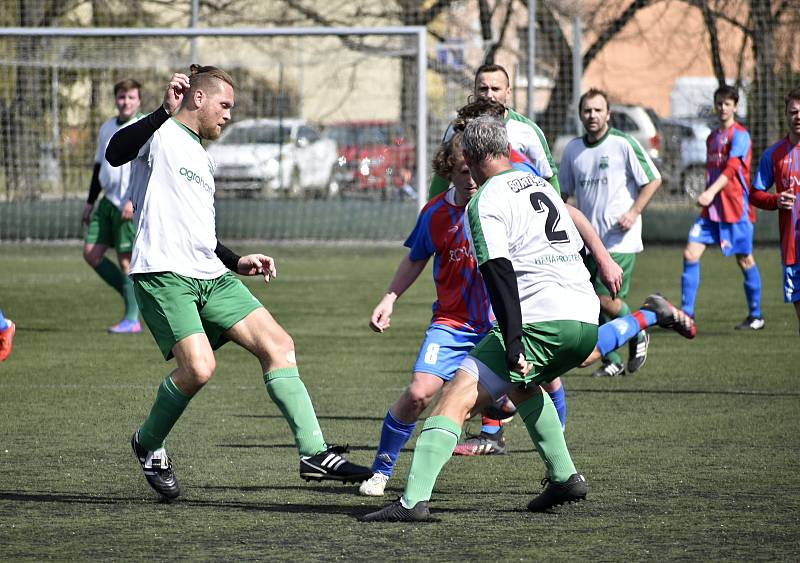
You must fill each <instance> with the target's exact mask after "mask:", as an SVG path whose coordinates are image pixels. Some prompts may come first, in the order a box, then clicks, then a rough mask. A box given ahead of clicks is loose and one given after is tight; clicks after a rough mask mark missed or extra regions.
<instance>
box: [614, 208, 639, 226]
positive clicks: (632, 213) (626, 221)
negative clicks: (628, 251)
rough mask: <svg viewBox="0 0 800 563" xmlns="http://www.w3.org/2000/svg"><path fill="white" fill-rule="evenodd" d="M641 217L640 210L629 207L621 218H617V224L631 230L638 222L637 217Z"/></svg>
mask: <svg viewBox="0 0 800 563" xmlns="http://www.w3.org/2000/svg"><path fill="white" fill-rule="evenodd" d="M638 218H639V212H638V211H636V210H635V209H628V210H627V211H626V212H625V213H623V214H622V215H620V217H619V219H617V224H618V225H619V228H620V229H622V230H623V231H627V230H629V229H630V228H631V227H633V224H634V223H635V222H636V219H638Z"/></svg>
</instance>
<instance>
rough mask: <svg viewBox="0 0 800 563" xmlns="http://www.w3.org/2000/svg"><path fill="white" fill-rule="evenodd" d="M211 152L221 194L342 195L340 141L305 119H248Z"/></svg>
mask: <svg viewBox="0 0 800 563" xmlns="http://www.w3.org/2000/svg"><path fill="white" fill-rule="evenodd" d="M208 152H209V153H211V156H212V157H213V158H214V160H215V162H216V165H217V168H216V171H215V173H214V181H215V183H216V186H217V189H219V190H235V191H236V192H237V193H239V194H253V195H255V194H260V195H263V196H269V195H272V194H286V195H294V196H297V195H313V196H322V197H329V196H332V195H335V194H336V193H337V192H338V185H337V184H336V183H335V182H334V181H333V179H332V171H333V170H334V165H335V164H336V161H337V159H338V157H339V155H338V153H337V151H336V142H335V141H333V140H331V139H328V138H324V137H322V135H320V133H319V132H318V131H317V130H316V129H314V128H313V127H311V126H309V125H308V124H307V123H306V122H305V121H303V120H301V119H281V120H279V119H243V120H241V121H237V122H236V123H232V124H231V125H229V126H227V127H226V128H225V131H224V132H223V134H222V135H221V136H220V138H219V140H218V141H217V142H215V143H214V144H212V145H211V146H210V147H209V149H208Z"/></svg>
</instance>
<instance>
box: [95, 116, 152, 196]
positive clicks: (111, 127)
mask: <svg viewBox="0 0 800 563" xmlns="http://www.w3.org/2000/svg"><path fill="white" fill-rule="evenodd" d="M141 116H142V115H141V114H137V115H135V116H134V117H132V118H130V119H129V120H128V121H126V122H125V123H122V124H120V123H119V121H117V118H116V117H112V118H111V119H109V120H107V121H106V122H104V123H103V124H102V125H101V126H100V130H99V131H98V133H97V152H95V153H94V161H95V163H96V164H99V165H100V175H99V177H98V180H99V181H100V187H101V188H103V197H105V198H106V199H107V200H108V201H110V202H111V203H113V204H114V207H116V208H117V209H119V210H122V208H123V206H124V205H125V202H126V201H128V186H129V185H130V175H131V164H130V163H129V162H127V163H125V164H123V165H122V166H111V165H110V164H109V163H108V161H107V160H106V147H108V142H109V141H110V140H111V137H113V136H114V133H116V132H117V131H119V130H120V129H122V128H123V127H127V126H128V125H130V124H131V123H135V122H136V121H137V120H138V119H139V118H140V117H141Z"/></svg>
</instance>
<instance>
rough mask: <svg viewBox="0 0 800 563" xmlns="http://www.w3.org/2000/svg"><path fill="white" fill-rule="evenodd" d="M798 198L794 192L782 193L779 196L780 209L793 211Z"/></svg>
mask: <svg viewBox="0 0 800 563" xmlns="http://www.w3.org/2000/svg"><path fill="white" fill-rule="evenodd" d="M796 199H797V196H796V195H794V193H793V192H781V193H779V194H778V209H791V208H792V207H794V202H795V200H796Z"/></svg>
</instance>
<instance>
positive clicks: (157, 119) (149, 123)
mask: <svg viewBox="0 0 800 563" xmlns="http://www.w3.org/2000/svg"><path fill="white" fill-rule="evenodd" d="M168 119H169V114H168V113H167V110H165V109H164V106H161V107H159V108H158V109H157V110H156V111H154V112H153V113H151V114H149V115H146V116H145V117H143V118H142V119H140V120H139V121H137V122H136V123H132V124H131V125H128V126H127V127H123V128H122V129H120V130H119V131H117V132H116V133H114V136H113V137H111V141H109V143H108V147H107V148H106V160H107V161H108V163H109V164H111V166H122V165H123V164H125V163H126V162H130V161H131V160H133V159H134V158H136V155H137V154H139V149H141V148H142V147H143V146H144V144H145V143H146V142H147V139H149V138H150V137H152V136H153V133H155V132H156V131H157V130H158V128H159V127H161V126H162V125H164V123H166V121H167V120H168Z"/></svg>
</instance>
